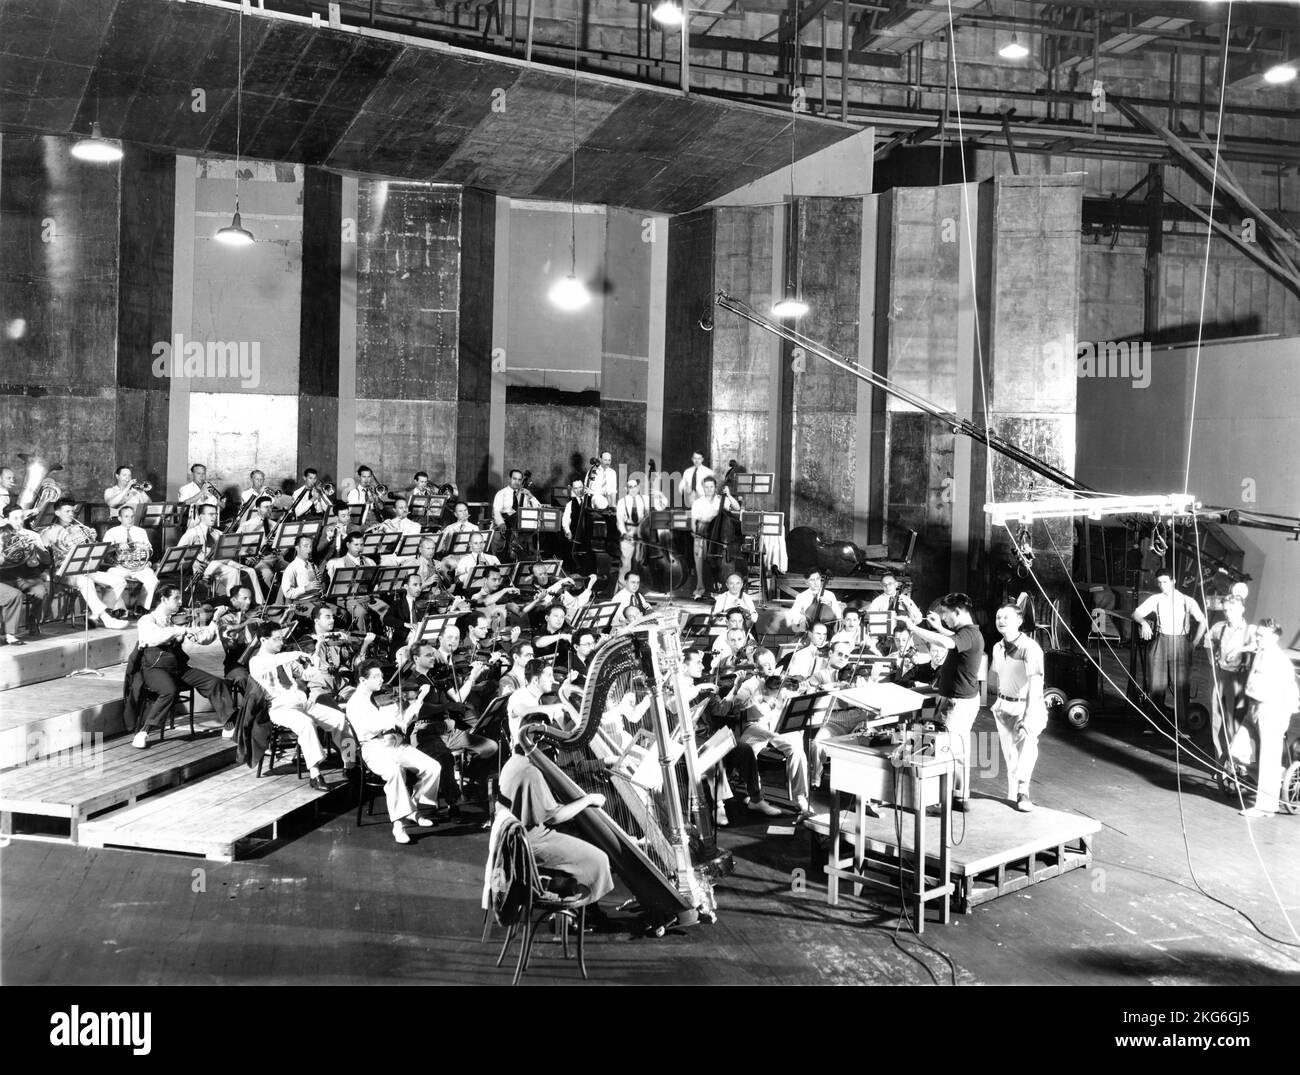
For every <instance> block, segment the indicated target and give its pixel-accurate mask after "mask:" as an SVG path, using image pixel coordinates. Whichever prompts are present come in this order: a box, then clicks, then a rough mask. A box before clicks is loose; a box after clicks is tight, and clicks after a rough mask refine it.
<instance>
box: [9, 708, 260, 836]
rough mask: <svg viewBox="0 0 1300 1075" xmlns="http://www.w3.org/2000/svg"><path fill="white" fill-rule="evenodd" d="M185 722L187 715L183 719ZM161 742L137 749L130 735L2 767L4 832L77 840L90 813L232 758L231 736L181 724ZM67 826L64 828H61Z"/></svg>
mask: <svg viewBox="0 0 1300 1075" xmlns="http://www.w3.org/2000/svg"><path fill="white" fill-rule="evenodd" d="M182 719H184V718H182ZM167 735H168V738H166V739H164V740H163V741H162V742H161V743H160V742H158V741H157V740H156V739H152V740H151V743H150V746H149V748H148V749H147V750H137V749H136V748H135V747H133V746H132V745H131V740H130V739H127V738H125V737H122V738H119V739H116V740H114V741H112V742H107V743H103V742H100V743H95V742H93V741H92V742H91V743H87V744H86V745H85V747H84V748H82V747H81V746H80V745H79V746H78V747H77V748H74V749H71V750H68V751H65V752H64V753H61V754H55V755H52V756H50V757H47V758H42V759H40V760H38V761H34V762H32V763H31V764H30V765H24V766H22V767H21V768H18V769H9V770H6V771H5V772H0V832H2V833H3V835H4V836H7V837H13V838H14V839H23V838H29V839H65V840H68V841H70V842H72V843H77V842H79V840H78V833H79V829H80V827H81V826H82V824H83V823H84V822H85V821H86V820H87V819H88V818H89V817H91V816H92V815H94V814H97V813H100V812H102V811H104V810H108V809H110V808H112V807H114V806H120V805H122V804H123V803H126V804H134V803H136V802H137V800H139V799H141V798H142V797H144V796H146V795H149V794H150V793H152V792H156V791H159V790H161V789H163V788H168V787H172V786H173V785H175V784H180V783H183V782H185V781H187V780H193V779H194V778H195V777H198V776H202V775H204V774H206V773H210V772H212V771H213V770H214V769H221V768H223V767H225V766H227V765H229V764H230V763H231V762H233V761H234V760H235V744H234V741H233V740H230V739H222V738H221V737H220V736H219V735H211V734H207V735H203V734H200V735H198V736H196V737H194V738H190V736H189V734H188V729H187V728H185V726H184V725H182V724H178V727H177V728H176V730H174V731H169V732H168V733H167ZM65 823H66V833H65V832H64V831H63V830H64V825H65Z"/></svg>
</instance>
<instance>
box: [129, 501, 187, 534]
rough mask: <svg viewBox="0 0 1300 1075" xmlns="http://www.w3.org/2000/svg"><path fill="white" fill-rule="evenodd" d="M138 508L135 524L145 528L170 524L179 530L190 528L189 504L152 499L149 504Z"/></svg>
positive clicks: (157, 527)
mask: <svg viewBox="0 0 1300 1075" xmlns="http://www.w3.org/2000/svg"><path fill="white" fill-rule="evenodd" d="M138 510H139V514H138V515H137V516H136V520H135V525H136V526H138V527H141V528H142V529H144V530H160V529H162V528H164V527H168V526H170V527H174V528H176V529H177V530H187V529H189V510H190V506H189V505H188V504H171V503H165V502H162V501H158V502H154V501H150V502H149V503H148V504H141V505H140V507H139V509H138Z"/></svg>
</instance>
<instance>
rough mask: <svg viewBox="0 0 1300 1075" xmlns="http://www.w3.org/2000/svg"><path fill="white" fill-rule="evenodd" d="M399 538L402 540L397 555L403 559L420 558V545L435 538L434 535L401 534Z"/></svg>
mask: <svg viewBox="0 0 1300 1075" xmlns="http://www.w3.org/2000/svg"><path fill="white" fill-rule="evenodd" d="M399 536H400V537H401V539H402V540H401V541H400V542H398V545H397V550H396V555H398V556H400V557H401V558H402V559H406V558H407V557H411V556H419V555H420V545H421V544H422V543H423V542H424V539H425V538H432V537H433V535H432V534H401V535H399Z"/></svg>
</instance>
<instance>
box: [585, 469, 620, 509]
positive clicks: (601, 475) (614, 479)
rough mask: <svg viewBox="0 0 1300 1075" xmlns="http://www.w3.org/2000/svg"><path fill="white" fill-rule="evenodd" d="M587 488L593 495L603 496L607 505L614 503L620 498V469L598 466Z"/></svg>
mask: <svg viewBox="0 0 1300 1075" xmlns="http://www.w3.org/2000/svg"><path fill="white" fill-rule="evenodd" d="M587 488H588V489H590V490H591V494H592V496H603V497H604V498H605V503H606V506H608V505H609V504H613V503H614V501H616V500H617V499H618V471H616V470H615V469H614V468H613V467H597V468H596V470H595V472H594V473H593V474H592V475H591V481H590V482H588V483H587ZM601 510H604V509H601Z"/></svg>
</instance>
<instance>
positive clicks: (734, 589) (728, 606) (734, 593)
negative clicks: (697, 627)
mask: <svg viewBox="0 0 1300 1075" xmlns="http://www.w3.org/2000/svg"><path fill="white" fill-rule="evenodd" d="M733 608H738V609H740V610H741V611H742V612H744V613H745V615H746V616H748V617H749V622H750V623H753V622H754V621H755V620H756V619H758V609H757V608H756V607H755V606H754V599H753V598H752V597H750V596H749V594H747V593H745V580H744V579H743V578H741V577H740V576H739V575H737V574H736V573H735V572H732V573H731V574H730V575H728V576H727V588H726V589H725V590H724V591H723V592H722V593H720V594H718V596H717V597H715V598H714V599H713V610H712V614H713V615H714V616H721V615H722V614H723V613H725V612H730V611H731V610H732V609H733Z"/></svg>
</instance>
